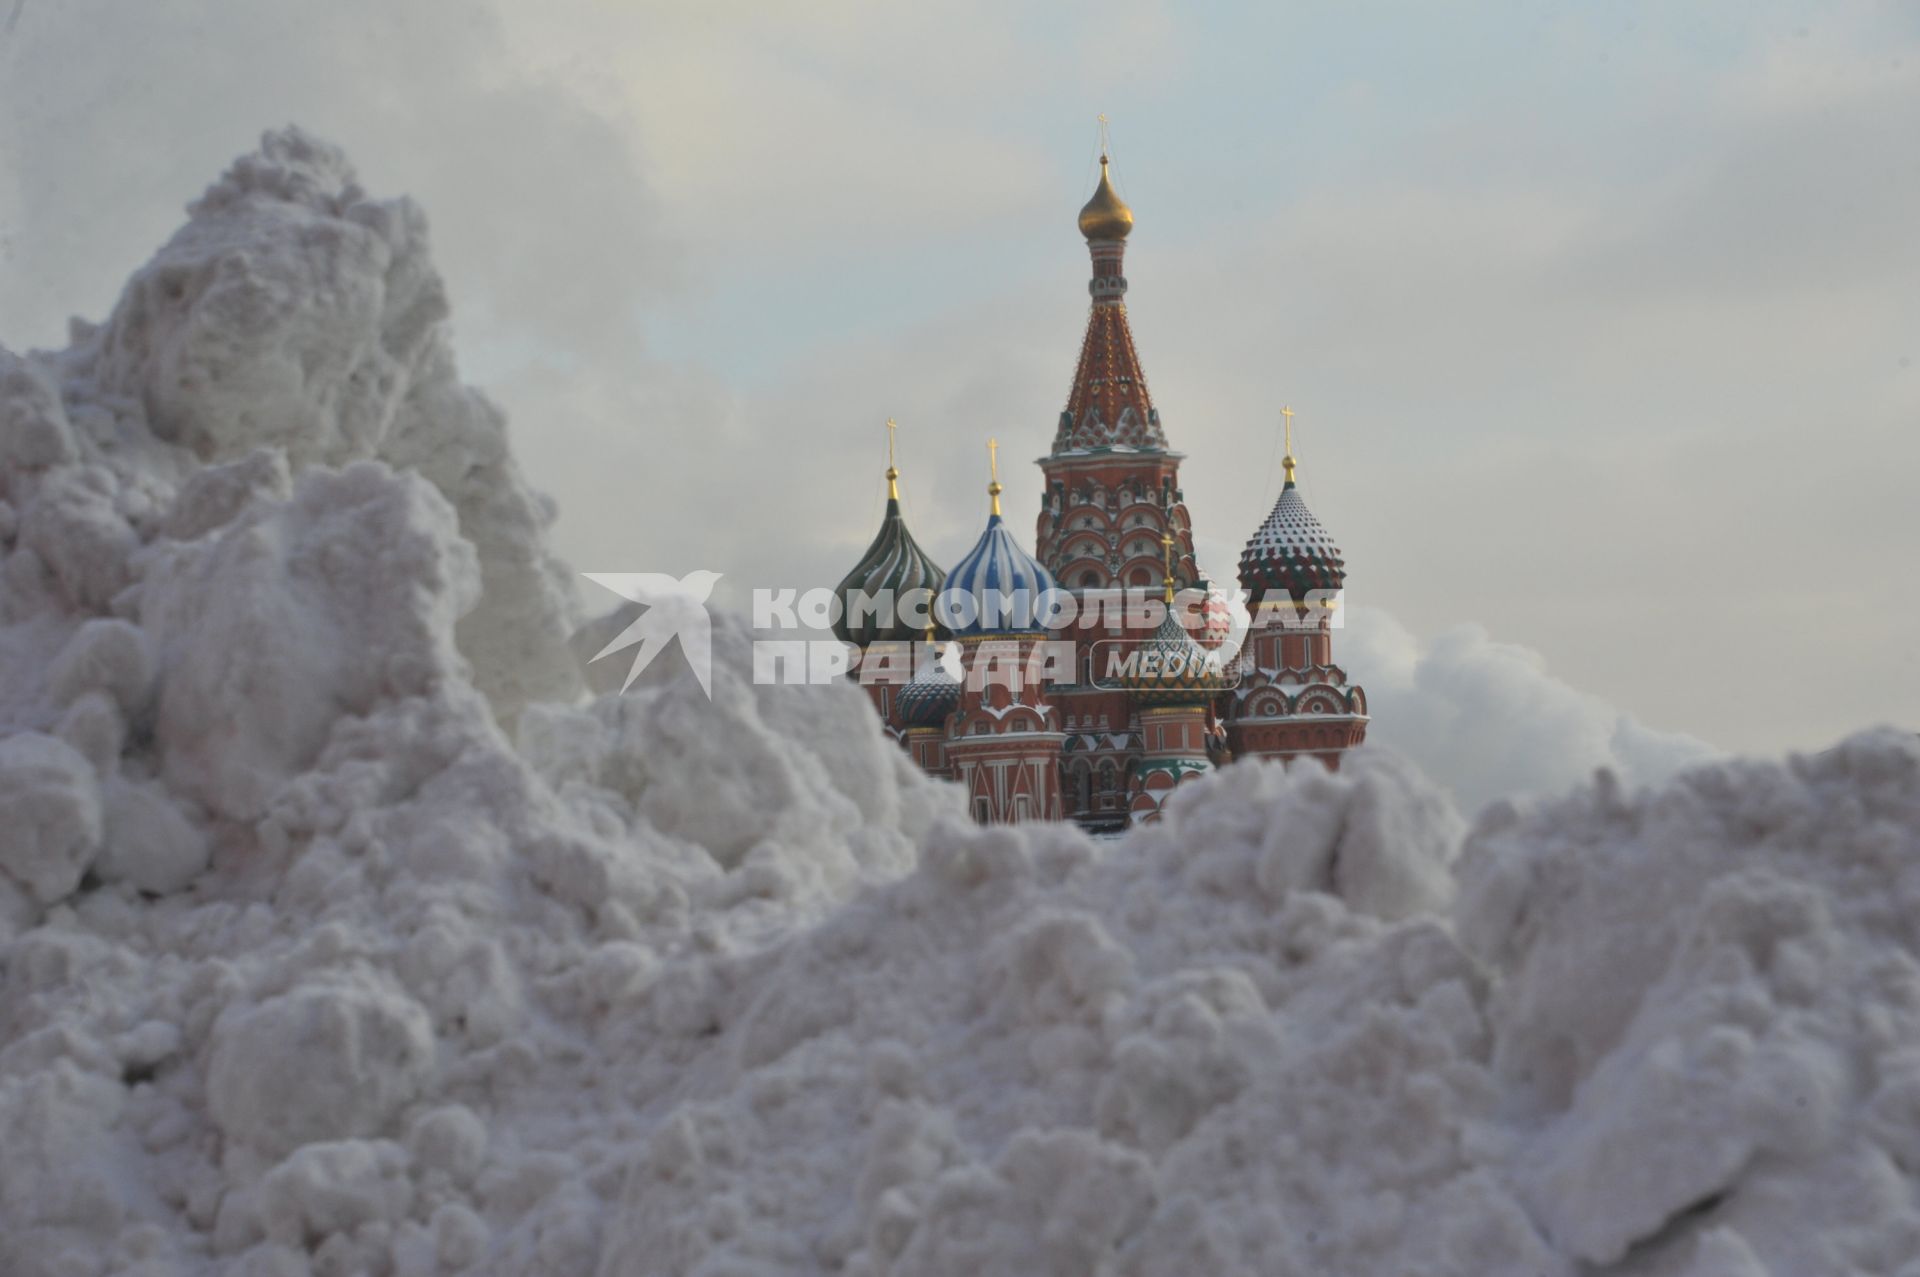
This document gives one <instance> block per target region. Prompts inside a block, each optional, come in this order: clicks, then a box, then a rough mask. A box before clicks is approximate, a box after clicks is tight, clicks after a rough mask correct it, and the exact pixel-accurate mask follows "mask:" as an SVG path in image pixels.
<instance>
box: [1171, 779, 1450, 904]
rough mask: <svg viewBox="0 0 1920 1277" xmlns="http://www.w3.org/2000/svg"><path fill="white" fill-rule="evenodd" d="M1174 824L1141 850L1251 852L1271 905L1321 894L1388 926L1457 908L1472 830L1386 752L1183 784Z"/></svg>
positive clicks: (1441, 794)
mask: <svg viewBox="0 0 1920 1277" xmlns="http://www.w3.org/2000/svg"><path fill="white" fill-rule="evenodd" d="M1163 824H1164V831H1163V832H1161V833H1159V834H1154V833H1152V832H1150V831H1151V828H1152V827H1148V830H1147V831H1143V832H1142V833H1140V834H1138V835H1136V836H1135V837H1136V841H1137V842H1149V843H1153V842H1174V843H1179V844H1184V845H1187V846H1190V847H1194V848H1196V849H1198V850H1201V851H1203V852H1204V853H1205V854H1208V855H1214V856H1223V857H1227V858H1233V857H1236V856H1238V855H1239V854H1241V852H1243V851H1252V852H1254V853H1256V854H1257V857H1258V860H1257V865H1256V867H1255V870H1254V878H1255V883H1254V884H1251V885H1257V887H1258V888H1259V890H1260V891H1261V892H1262V893H1263V894H1265V895H1266V896H1267V897H1268V898H1269V899H1271V900H1274V901H1278V900H1280V899H1281V898H1283V897H1284V896H1285V895H1286V894H1287V893H1288V892H1293V891H1321V892H1326V893H1328V894H1330V895H1337V896H1339V897H1340V898H1341V899H1342V900H1344V901H1345V902H1346V903H1347V904H1348V905H1349V906H1350V907H1351V908H1353V909H1354V910H1356V911H1358V912H1360V913H1365V914H1370V915H1372V916H1374V917H1378V918H1384V919H1387V920H1389V921H1391V920H1395V919H1399V918H1405V917H1410V916H1412V915H1414V914H1417V913H1423V912H1432V911H1435V910H1439V909H1444V908H1445V907H1446V905H1447V903H1448V901H1449V900H1450V899H1451V898H1452V893H1453V880H1452V876H1451V874H1450V873H1449V871H1448V866H1449V863H1450V862H1451V860H1452V858H1453V854H1454V849H1455V847H1456V846H1457V845H1458V842H1459V838H1460V835H1461V834H1462V833H1463V832H1465V826H1464V824H1463V823H1462V822H1461V820H1460V817H1459V815H1458V813H1456V812H1455V811H1454V808H1453V804H1452V802H1451V800H1449V799H1448V797H1447V795H1446V793H1445V792H1444V791H1442V790H1441V789H1439V788H1438V787H1436V786H1435V785H1434V784H1433V783H1432V782H1431V781H1429V780H1428V779H1427V778H1426V777H1425V776H1423V775H1421V774H1420V772H1419V770H1418V769H1417V768H1415V767H1414V766H1413V765H1412V764H1411V763H1409V762H1407V761H1406V760H1405V759H1403V758H1401V757H1400V756H1399V755H1397V754H1393V753H1391V752H1389V751H1387V750H1381V749H1363V750H1358V751H1356V752H1354V753H1353V754H1351V755H1349V756H1348V757H1347V759H1346V760H1345V762H1344V763H1343V765H1342V767H1341V769H1340V770H1339V771H1338V772H1328V771H1327V770H1325V769H1324V768H1323V767H1321V766H1319V765H1318V764H1317V763H1308V764H1302V765H1299V766H1295V767H1283V766H1279V765H1277V764H1271V763H1264V762H1260V761H1257V760H1243V761H1242V762H1240V763H1237V764H1235V765H1234V766H1232V767H1228V768H1225V769H1223V770H1221V771H1219V772H1217V773H1214V774H1212V775H1209V776H1208V777H1206V778H1205V779H1204V780H1203V781H1202V782H1200V783H1198V784H1194V785H1186V786H1182V787H1181V788H1180V789H1179V790H1178V791H1177V792H1176V793H1175V794H1174V796H1173V797H1172V799H1170V800H1169V802H1168V804H1167V811H1166V815H1165V817H1164V821H1163ZM1222 867H1223V868H1224V867H1225V866H1222Z"/></svg>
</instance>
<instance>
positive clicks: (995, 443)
mask: <svg viewBox="0 0 1920 1277" xmlns="http://www.w3.org/2000/svg"><path fill="white" fill-rule="evenodd" d="M987 465H988V466H989V467H990V468H991V469H992V470H993V481H994V482H995V483H998V482H1000V441H999V440H998V439H989V440H987Z"/></svg>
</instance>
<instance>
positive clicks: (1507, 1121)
mask: <svg viewBox="0 0 1920 1277" xmlns="http://www.w3.org/2000/svg"><path fill="white" fill-rule="evenodd" d="M190 212H191V216H190V220H189V221H188V222H187V224H186V226H185V227H184V228H183V229H182V230H181V231H180V233H179V234H178V235H176V236H175V238H174V239H173V240H172V241H171V242H170V243H169V244H168V245H167V246H166V247H164V248H163V249H162V250H161V251H160V252H159V254H158V255H157V256H156V257H155V259H154V260H153V262H151V263H150V264H149V265H147V266H146V267H145V268H143V269H142V270H140V271H139V272H138V273H136V274H135V276H134V277H133V279H132V281H131V282H130V283H129V285H128V288H127V291H126V294H125V296H124V297H123V298H122V300H121V302H120V304H119V306H118V308H117V309H116V310H115V312H114V314H113V316H112V317H111V318H110V319H109V320H108V321H107V322H106V323H105V324H104V325H101V326H99V327H98V328H94V327H89V326H87V325H81V324H77V325H76V328H75V333H74V340H73V344H72V345H71V346H70V347H69V348H68V349H67V350H65V351H60V352H53V353H35V354H31V355H27V356H17V355H14V354H10V353H7V352H5V351H0V548H4V551H5V558H4V563H3V564H0V1273H5V1274H7V1275H8V1277H54V1275H55V1274H58V1275H60V1277H78V1275H90V1274H105V1273H130V1274H142V1275H144V1277H163V1275H164V1277H170V1275H185V1274H202V1273H233V1274H248V1275H253V1277H309V1275H311V1277H331V1275H334V1274H339V1275H341V1277H346V1275H349V1274H375V1275H381V1277H385V1275H389V1274H390V1275H392V1277H424V1275H427V1274H442V1273H478V1274H500V1275H502V1277H506V1275H514V1277H523V1275H537V1274H554V1275H556V1277H558V1275H561V1274H565V1275H567V1277H577V1275H580V1274H599V1275H601V1277H627V1275H630V1277H671V1275H676V1274H686V1275H687V1277H695V1275H698V1277H770V1275H772V1274H847V1275H849V1277H881V1275H882V1274H888V1275H897V1277H947V1275H953V1277H959V1275H961V1274H965V1275H967V1277H1000V1275H1005V1277H1013V1275H1014V1274H1019V1275H1021V1277H1036V1275H1041V1277H1085V1275H1096V1277H1149V1275H1153V1277H1159V1275H1166V1277H1189V1275H1193V1274H1207V1275H1209V1277H1240V1275H1244V1277H1288V1275H1292V1274H1299V1275H1300V1277H1307V1275H1314V1277H1320V1275H1324V1274H1341V1275H1344V1274H1354V1275H1366V1274H1391V1275H1393V1277H1400V1275H1413V1274H1435V1275H1438V1274H1458V1275H1460V1277H1492V1275H1502V1274H1513V1275H1515V1277H1520V1275H1522V1274H1524V1275H1527V1277H1559V1275H1565V1277H1575V1275H1576V1274H1579V1275H1590V1274H1602V1273H1604V1274H1639V1275H1642V1277H1755V1275H1759V1274H1771V1275H1772V1277H1815V1275H1825V1274H1898V1275H1899V1277H1920V1261H1917V1260H1916V1258H1915V1257H1916V1256H1917V1255H1920V1204H1917V1199H1916V1190H1917V1189H1920V1180H1917V1179H1916V1176H1920V961H1916V957H1917V955H1916V947H1917V946H1920V744H1917V743H1916V741H1915V740H1914V738H1913V737H1912V736H1911V735H1903V734H1900V733H1896V732H1894V731H1892V730H1888V729H1882V730H1880V731H1876V732H1868V733H1864V734H1862V735H1860V736H1857V737H1854V738H1852V739H1850V740H1848V741H1846V742H1844V743H1843V744H1841V745H1840V746H1838V747H1837V748H1835V749H1832V750H1829V751H1827V752H1824V753H1821V754H1817V755H1811V756H1804V757H1795V758H1791V759H1788V760H1785V761H1747V762H1725V763H1711V764H1706V765H1702V766H1698V767H1696V768H1694V769H1693V770H1690V771H1687V772H1684V773H1683V774H1682V775H1680V776H1679V777H1678V778H1677V779H1674V780H1672V781H1668V782H1664V783H1662V784H1660V785H1658V786H1654V787H1647V788H1641V789H1635V790H1629V789H1627V788H1626V787H1624V786H1623V784H1622V783H1621V782H1620V781H1619V780H1617V779H1616V778H1615V777H1614V775H1613V774H1612V773H1610V772H1602V773H1600V774H1599V775H1598V776H1597V777H1596V778H1595V779H1594V780H1593V781H1591V782H1590V783H1588V784H1586V785H1584V786H1582V787H1579V788H1577V789H1576V790H1574V791H1573V792H1571V793H1570V794H1568V795H1566V796H1565V797H1561V798H1558V799H1552V800H1539V801H1531V802H1530V803H1529V804H1528V805H1526V806H1524V807H1516V806H1513V805H1510V804H1496V805H1494V806H1493V807H1491V808H1489V809H1488V810H1487V811H1485V812H1484V813H1482V815H1481V816H1480V817H1479V819H1478V821H1477V822H1476V824H1475V825H1474V826H1473V827H1472V828H1471V829H1468V828H1467V827H1465V825H1464V824H1463V822H1462V821H1461V820H1460V818H1459V817H1458V816H1457V815H1456V814H1455V813H1454V810H1453V808H1452V806H1451V804H1450V802H1449V800H1448V798H1447V797H1446V796H1445V795H1444V794H1443V792H1442V791H1440V790H1439V789H1438V788H1436V787H1435V786H1434V785H1433V784H1432V783H1431V782H1429V781H1427V780H1426V779H1424V778H1423V777H1422V776H1421V775H1419V774H1418V773H1417V772H1416V771H1415V770H1414V769H1413V768H1412V767H1411V766H1410V765H1409V764H1407V763H1405V762H1403V761H1400V760H1399V759H1397V758H1396V757H1395V756H1393V755H1391V754H1388V753H1385V752H1382V751H1377V750H1363V751H1360V752H1358V753H1356V754H1355V755H1354V756H1352V758H1351V760H1350V763H1349V765H1348V766H1347V767H1346V768H1345V769H1343V770H1342V771H1341V772H1340V773H1339V774H1337V775H1329V774H1327V773H1325V772H1323V771H1321V770H1319V769H1318V768H1316V767H1311V766H1303V767H1300V768H1298V769H1296V770H1293V771H1291V772H1289V771H1285V770H1282V769H1279V768H1277V767H1274V766H1270V765H1262V764H1239V765H1235V766H1232V767H1229V768H1227V769H1225V770H1224V771H1222V772H1220V773H1218V774H1217V775H1215V776H1213V777H1212V778H1210V779H1209V780H1207V781H1206V782H1205V783H1203V784H1200V785H1197V786H1195V787H1194V788H1192V789H1190V790H1183V791H1182V792H1181V794H1180V795H1178V796H1177V798H1176V799H1175V800H1174V802H1173V804H1172V806H1171V809H1170V811H1169V814H1168V818H1167V820H1166V821H1165V822H1164V823H1163V824H1160V825H1158V826H1155V827H1151V828H1146V829H1142V830H1138V831H1135V832H1134V833H1132V834H1131V835H1129V836H1128V837H1126V838H1125V839H1122V840H1118V841H1113V842H1101V843H1095V842H1090V841H1089V840H1087V839H1086V838H1084V837H1083V836H1081V835H1080V834H1078V833H1077V832H1076V831H1074V830H1072V829H1069V828H1065V827H1047V826H1032V827H1023V828H1018V829H1008V828H997V829H982V828H977V827H975V826H973V825H971V824H970V823H969V822H967V821H966V820H965V819H964V817H963V814H962V812H961V809H960V804H959V802H958V800H957V798H956V796H955V794H954V793H953V791H952V790H951V788H950V787H948V786H945V785H941V784H936V783H934V782H931V781H928V780H926V779H925V778H923V777H922V776H920V775H919V773H917V772H916V771H915V770H914V769H913V768H912V767H911V766H910V765H909V764H908V763H907V761H906V759H905V758H904V756H903V755H902V754H901V753H900V752H899V751H898V750H897V749H896V748H895V747H894V746H892V745H891V744H889V743H887V742H886V741H885V740H884V739H883V738H882V736H881V733H880V731H879V729H878V727H877V725H876V724H875V722H874V720H873V718H872V715H871V712H870V710H869V709H868V707H867V705H866V704H865V701H864V698H863V697H862V696H861V694H860V693H859V692H858V691H857V690H856V689H853V688H851V687H847V686H833V687H822V688H775V687H759V686H755V685H753V684H752V683H751V681H750V679H749V677H748V674H747V672H746V671H748V670H750V668H751V663H750V661H749V660H748V657H747V643H748V640H749V636H748V635H747V634H746V633H745V632H744V631H743V630H742V629H741V627H740V626H738V625H737V624H735V623H732V622H730V621H729V620H728V619H727V618H724V617H722V618H718V623H717V624H716V633H715V641H716V648H717V650H716V653H715V661H714V667H715V668H714V688H713V699H712V701H711V702H709V701H708V700H707V699H706V698H705V697H704V696H702V695H701V693H700V691H699V689H698V687H697V685H696V684H695V683H694V681H693V679H692V678H691V677H689V676H687V675H686V673H685V671H684V670H677V669H675V668H674V667H673V666H672V663H671V662H669V661H662V662H658V663H656V666H655V667H653V668H651V669H649V671H648V672H647V673H646V675H644V676H643V677H642V679H641V680H640V681H639V682H638V683H637V684H636V685H635V687H634V689H633V690H632V691H631V692H629V693H627V694H626V695H617V694H607V693H604V692H603V693H600V694H597V695H596V694H592V693H590V692H589V691H588V690H587V688H588V685H589V683H590V682H598V681H599V680H598V679H597V678H596V679H593V680H589V679H587V678H585V677H583V675H582V672H581V670H580V667H579V664H578V653H579V652H580V651H581V650H583V649H584V650H586V651H592V650H594V648H595V646H596V644H595V642H594V635H595V634H596V633H598V632H601V631H603V630H604V629H605V627H606V623H605V622H604V621H603V622H599V623H595V624H590V625H589V626H587V627H585V628H584V630H583V629H582V627H580V626H579V624H578V617H577V616H576V614H575V606H574V603H573V601H572V597H571V590H570V587H569V585H568V582H567V577H566V575H565V573H564V571H563V570H562V569H561V568H560V567H559V566H558V565H557V564H556V563H554V561H553V560H552V558H551V557H550V556H549V555H548V554H547V552H546V550H545V548H544V543H543V529H544V528H545V526H546V524H547V522H548V521H549V519H550V517H551V511H550V509H549V507H548V506H547V505H546V504H545V503H544V502H543V500H542V499H540V498H539V497H538V496H536V495H535V494H533V493H532V492H531V491H530V490H529V489H528V487H527V485H526V483H525V481H524V480H523V479H522V478H521V477H520V474H519V472H518V470H517V469H516V468H515V466H514V463H513V461H512V459H511V457H510V456H509V454H508V451H507V445H506V434H505V428H504V422H503V421H502V418H501V416H500V414H499V413H498V412H497V411H496V410H495V409H493V408H492V407H491V406H490V405H489V404H488V403H487V402H486V401H485V400H484V399H483V398H482V397H481V396H480V395H478V394H477V393H476V392H474V391H472V390H470V389H468V388H467V387H465V386H463V385H462V384H461V383H460V382H459V380H458V378H457V375H456V372H455V369H454V364H453V360H452V357H451V355H450V353H449V347H448V336H447V328H446V312H447V308H446V303H445V301H444V297H443V290H442V287H441V283H440V280H439V277H438V276H437V274H436V273H435V271H434V269H433V267H432V264H431V261H430V258H429V256H428V251H427V236H426V226H425V221H424V218H423V217H422V216H421V214H420V213H419V212H418V210H416V209H415V208H414V207H413V206H412V205H410V204H409V203H407V202H406V201H404V200H398V201H377V200H373V199H370V198H368V197H367V196H365V195H364V194H363V193H362V192H361V191H360V190H359V189H358V187H357V186H356V185H355V184H354V181H353V178H352V175H351V172H350V170H349V169H348V167H347V165H346V163H345V162H344V160H343V159H342V157H341V156H340V155H339V154H338V153H337V152H335V151H334V150H333V149H331V148H330V147H328V146H326V145H325V144H323V143H321V142H318V141H316V140H315V139H313V138H311V137H309V136H308V135H305V134H303V133H300V132H299V131H297V130H287V131H284V132H278V133H273V134H269V135H268V136H267V137H266V138H265V139H264V141H263V143H262V146H261V148H260V150H259V151H258V152H256V153H254V154H251V155H248V156H246V157H243V158H242V159H241V160H240V161H238V162H237V163H236V164H235V165H234V167H233V168H232V169H231V171H229V172H228V173H227V174H226V175H225V176H224V177H223V178H222V179H221V180H220V181H219V182H218V183H216V184H215V186H214V187H213V188H212V189H211V190H210V191H209V192H208V194H207V196H206V197H205V198H204V199H202V200H201V201H200V202H198V203H197V204H196V205H194V206H193V208H192V209H191V211H190ZM1463 730H1471V725H1470V724H1468V725H1466V726H1465V727H1464V729H1463Z"/></svg>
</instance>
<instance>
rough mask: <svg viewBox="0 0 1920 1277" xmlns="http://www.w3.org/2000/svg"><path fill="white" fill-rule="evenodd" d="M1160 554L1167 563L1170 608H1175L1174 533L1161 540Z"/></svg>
mask: <svg viewBox="0 0 1920 1277" xmlns="http://www.w3.org/2000/svg"><path fill="white" fill-rule="evenodd" d="M1160 554H1161V557H1162V558H1164V559H1166V561H1167V581H1166V587H1167V597H1166V602H1167V606H1168V607H1172V606H1173V533H1171V532H1168V533H1166V534H1165V535H1163V536H1162V537H1161V538H1160Z"/></svg>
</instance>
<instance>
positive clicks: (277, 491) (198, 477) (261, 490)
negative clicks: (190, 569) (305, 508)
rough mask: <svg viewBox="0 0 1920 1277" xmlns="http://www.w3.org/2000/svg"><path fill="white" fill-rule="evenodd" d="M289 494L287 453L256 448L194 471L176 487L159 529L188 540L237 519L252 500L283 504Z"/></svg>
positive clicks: (291, 483)
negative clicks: (225, 461)
mask: <svg viewBox="0 0 1920 1277" xmlns="http://www.w3.org/2000/svg"><path fill="white" fill-rule="evenodd" d="M291 495H293V479H292V477H291V476H290V475H289V473H288V470H287V454H286V453H285V452H283V451H281V450H280V449H278V448H256V449H255V450H254V451H252V452H249V453H248V454H247V455H246V456H244V457H241V458H240V459H239V460H238V461H230V462H228V463H227V464H226V465H222V466H208V467H207V468H206V469H204V470H196V471H195V472H194V473H193V474H192V475H190V476H188V478H187V481H186V482H185V483H183V484H181V485H180V491H179V492H178V493H176V494H175V496H174V499H173V505H172V507H171V508H170V509H169V510H168V511H167V517H166V519H165V521H164V522H162V524H161V526H160V530H161V531H162V532H163V533H165V534H166V535H167V536H170V537H172V538H173V539H175V540H176V541H192V540H195V539H196V538H199V537H203V536H205V535H206V534H207V533H209V532H211V531H213V530H214V529H215V528H219V527H224V526H226V525H227V524H228V523H231V522H232V521H233V520H234V519H236V518H238V517H239V515H240V513H241V511H243V510H245V509H246V508H247V507H248V506H249V505H252V504H253V503H254V501H256V500H265V501H269V502H278V501H285V500H286V499H287V498H288V497H289V496H291Z"/></svg>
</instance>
